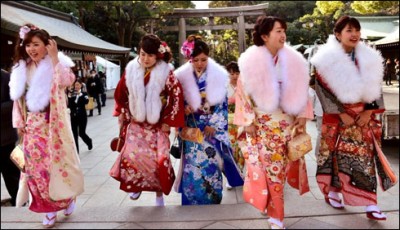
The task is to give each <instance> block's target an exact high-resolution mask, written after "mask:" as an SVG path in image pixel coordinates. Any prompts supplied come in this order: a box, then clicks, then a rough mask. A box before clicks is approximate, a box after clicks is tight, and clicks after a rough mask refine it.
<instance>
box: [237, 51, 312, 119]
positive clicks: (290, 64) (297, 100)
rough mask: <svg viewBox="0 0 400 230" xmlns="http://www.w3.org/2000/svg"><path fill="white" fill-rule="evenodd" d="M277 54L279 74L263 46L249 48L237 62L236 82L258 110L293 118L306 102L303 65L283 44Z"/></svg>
mask: <svg viewBox="0 0 400 230" xmlns="http://www.w3.org/2000/svg"><path fill="white" fill-rule="evenodd" d="M277 55H278V65H279V67H280V68H279V69H280V73H279V72H278V71H277V68H275V67H274V63H273V62H274V60H273V57H272V54H271V53H270V52H269V51H268V49H267V48H266V47H265V46H255V45H253V46H251V47H249V48H248V49H247V50H246V51H245V52H244V53H242V54H241V55H240V57H239V60H238V64H239V69H240V78H239V80H240V81H241V82H242V84H243V86H244V91H245V92H246V93H247V94H248V95H249V96H251V98H252V99H253V101H254V102H255V104H256V106H257V107H259V108H260V109H261V110H262V111H264V112H269V113H271V112H273V111H275V110H276V109H278V108H281V109H282V110H283V111H285V112H286V113H288V114H292V115H297V114H299V113H300V112H302V111H303V109H304V108H305V106H306V104H307V99H308V82H309V76H308V67H307V62H306V60H305V59H304V58H303V56H302V55H301V54H300V53H299V52H297V51H296V50H294V49H293V48H291V47H290V46H287V45H285V46H284V47H283V48H282V49H280V50H279V51H278V54H277ZM279 76H280V77H281V81H282V83H281V86H279V82H278V77H279Z"/></svg>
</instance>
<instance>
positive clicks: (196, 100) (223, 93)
mask: <svg viewBox="0 0 400 230" xmlns="http://www.w3.org/2000/svg"><path fill="white" fill-rule="evenodd" d="M193 72H194V70H193V65H192V63H191V62H186V63H185V64H184V65H182V66H181V67H179V68H178V69H177V70H175V76H176V77H177V79H178V80H179V82H180V83H181V84H182V88H183V95H184V97H185V100H186V102H187V103H188V104H189V105H190V106H191V107H192V108H193V109H194V110H195V111H196V110H197V109H199V108H200V106H201V96H200V91H199V87H198V85H197V83H196V81H195V79H194V75H193ZM205 74H207V79H206V99H207V102H208V103H209V104H210V106H213V105H216V104H220V103H222V102H223V101H224V100H225V99H226V97H227V87H228V82H229V73H228V72H227V71H226V70H225V68H224V67H223V66H221V65H220V64H218V63H217V62H215V61H214V60H213V59H212V58H210V57H209V58H208V64H207V68H206V72H205Z"/></svg>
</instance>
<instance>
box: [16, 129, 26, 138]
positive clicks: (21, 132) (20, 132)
mask: <svg viewBox="0 0 400 230" xmlns="http://www.w3.org/2000/svg"><path fill="white" fill-rule="evenodd" d="M17 133H18V136H19V137H23V136H24V134H25V128H18V129H17Z"/></svg>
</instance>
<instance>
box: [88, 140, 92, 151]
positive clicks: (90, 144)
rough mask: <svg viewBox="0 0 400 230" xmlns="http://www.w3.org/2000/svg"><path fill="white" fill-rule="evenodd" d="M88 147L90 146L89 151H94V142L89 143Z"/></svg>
mask: <svg viewBox="0 0 400 230" xmlns="http://www.w3.org/2000/svg"><path fill="white" fill-rule="evenodd" d="M87 146H88V149H89V150H92V149H93V142H92V140H90V141H89V143H88V145H87Z"/></svg>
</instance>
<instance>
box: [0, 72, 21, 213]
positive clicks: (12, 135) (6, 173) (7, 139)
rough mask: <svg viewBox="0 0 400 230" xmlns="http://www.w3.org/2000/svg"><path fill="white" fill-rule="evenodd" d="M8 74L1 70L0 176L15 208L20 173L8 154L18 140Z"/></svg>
mask: <svg viewBox="0 0 400 230" xmlns="http://www.w3.org/2000/svg"><path fill="white" fill-rule="evenodd" d="M9 82H10V73H8V72H7V71H5V70H3V69H2V70H1V119H0V121H1V151H0V152H1V154H0V155H1V169H0V170H1V174H2V175H3V178H4V183H5V184H6V188H7V191H8V193H9V194H10V196H11V205H12V206H15V200H16V198H17V192H18V184H19V177H20V171H19V169H18V168H17V166H15V164H14V163H13V162H12V161H11V160H10V154H11V152H12V150H13V149H14V147H15V143H16V142H17V140H18V135H17V130H16V129H14V128H13V126H12V108H13V101H12V100H11V99H10V88H9V87H8V83H9Z"/></svg>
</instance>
